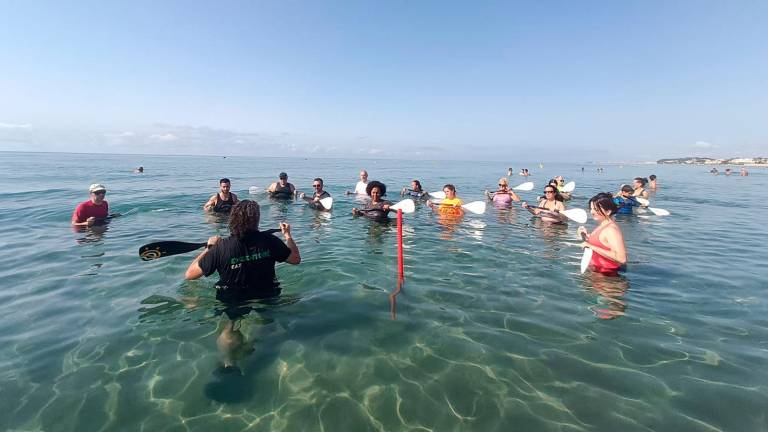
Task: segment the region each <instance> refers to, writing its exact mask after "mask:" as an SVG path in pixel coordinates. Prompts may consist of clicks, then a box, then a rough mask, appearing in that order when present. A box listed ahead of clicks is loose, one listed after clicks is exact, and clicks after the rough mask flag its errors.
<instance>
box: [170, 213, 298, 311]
mask: <svg viewBox="0 0 768 432" xmlns="http://www.w3.org/2000/svg"><path fill="white" fill-rule="evenodd" d="M260 219H261V210H260V208H259V204H257V203H256V201H251V200H243V201H240V202H238V203H237V204H235V206H234V207H232V211H231V214H230V217H229V231H230V234H231V235H230V236H229V237H227V238H225V239H222V238H220V237H219V236H213V237H211V238H209V239H208V242H207V245H206V249H205V250H204V251H203V252H202V253H201V254H200V255H198V256H197V258H195V259H194V261H192V263H190V264H189V267H188V268H187V272H186V274H185V275H184V277H185V278H186V279H187V280H191V279H198V278H200V277H202V276H210V275H212V274H213V273H214V272H218V273H219V281H218V282H217V283H216V299H217V300H219V301H222V302H225V303H229V302H244V301H247V300H251V299H257V298H266V297H274V296H276V295H279V294H280V284H279V283H278V282H277V278H276V275H275V263H276V262H287V263H288V264H299V263H300V262H301V255H300V254H299V248H298V246H296V243H294V241H293V237H292V236H291V226H290V225H288V224H287V223H281V224H280V230H281V231H282V233H283V236H284V237H285V243H283V242H282V241H280V239H278V238H277V237H275V236H274V235H272V234H267V233H264V232H261V231H259V220H260Z"/></svg>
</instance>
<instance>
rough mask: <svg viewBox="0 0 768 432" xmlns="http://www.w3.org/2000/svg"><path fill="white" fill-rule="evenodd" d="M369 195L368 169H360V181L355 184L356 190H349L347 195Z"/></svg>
mask: <svg viewBox="0 0 768 432" xmlns="http://www.w3.org/2000/svg"><path fill="white" fill-rule="evenodd" d="M353 194H357V195H368V171H366V170H360V181H358V182H357V184H355V190H351V191H347V195H353Z"/></svg>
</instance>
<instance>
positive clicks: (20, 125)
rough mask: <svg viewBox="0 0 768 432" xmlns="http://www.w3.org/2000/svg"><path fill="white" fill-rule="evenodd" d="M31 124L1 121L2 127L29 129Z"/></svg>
mask: <svg viewBox="0 0 768 432" xmlns="http://www.w3.org/2000/svg"><path fill="white" fill-rule="evenodd" d="M31 126H32V125H30V124H13V123H0V129H28V128H30V127H31Z"/></svg>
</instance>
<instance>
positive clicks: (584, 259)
mask: <svg viewBox="0 0 768 432" xmlns="http://www.w3.org/2000/svg"><path fill="white" fill-rule="evenodd" d="M581 239H582V240H584V241H587V236H586V235H584V234H582V235H581ZM591 261H592V249H591V248H588V247H585V248H584V254H583V255H581V274H584V272H585V271H587V268H589V263H590V262H591Z"/></svg>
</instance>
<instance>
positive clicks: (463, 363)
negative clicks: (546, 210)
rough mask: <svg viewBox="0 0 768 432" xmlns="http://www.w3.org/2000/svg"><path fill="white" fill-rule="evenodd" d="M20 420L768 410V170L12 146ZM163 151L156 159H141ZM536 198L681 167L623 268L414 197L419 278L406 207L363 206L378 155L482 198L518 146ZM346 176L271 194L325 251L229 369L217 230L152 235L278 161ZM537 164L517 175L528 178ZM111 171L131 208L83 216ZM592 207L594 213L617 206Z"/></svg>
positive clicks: (586, 416) (6, 296) (357, 426)
mask: <svg viewBox="0 0 768 432" xmlns="http://www.w3.org/2000/svg"><path fill="white" fill-rule="evenodd" d="M0 162H2V166H3V167H4V169H3V171H2V173H0V194H1V195H2V206H3V211H2V213H0V239H2V240H0V245H1V246H2V248H0V250H2V252H0V254H2V255H1V257H2V262H3V263H4V265H3V266H2V268H0V281H2V282H0V283H1V284H2V289H0V317H2V318H0V407H2V415H0V430H6V429H11V430H45V431H58V430H61V431H91V430H93V431H101V430H109V431H113V430H114V431H122V430H126V431H134V430H147V431H164V430H173V431H177V430H196V431H210V430H217V431H229V430H233V431H240V430H249V431H257V430H264V431H280V430H285V431H295V430H326V431H329V430H350V431H361V430H379V431H395V430H434V431H450V430H458V431H465V430H475V431H490V430H500V431H510V430H519V431H602V430H621V431H765V430H768V369H767V368H766V367H765V366H766V364H768V306H767V303H766V288H768V286H767V285H768V283H767V282H766V280H768V269H767V268H766V264H765V263H766V254H765V251H766V246H765V241H766V233H767V231H768V230H767V229H766V225H765V214H766V212H767V211H768V208H767V206H766V196H767V194H766V190H768V172H767V171H766V170H764V169H763V170H761V169H752V170H751V175H750V176H749V177H746V178H739V177H725V176H718V177H713V176H711V175H709V174H707V169H706V168H705V167H701V166H695V167H683V166H656V165H641V166H624V167H618V166H606V167H605V172H604V173H603V174H598V173H596V170H595V167H594V166H591V165H587V166H586V172H585V173H583V174H582V172H581V165H565V164H561V165H555V164H547V163H546V161H545V167H544V168H543V169H539V168H538V167H537V166H536V165H534V164H526V165H522V164H521V163H520V162H516V161H501V162H423V161H407V160H405V161H391V160H379V161H374V160H367V161H355V160H342V159H322V160H314V159H313V160H307V159H263V158H240V157H238V158H236V157H230V158H227V159H223V158H221V157H170V156H169V157H158V156H125V155H122V156H121V155H98V156H96V155H74V154H24V153H0ZM138 165H143V166H144V167H145V169H146V172H145V173H144V174H141V175H139V174H132V173H131V169H132V168H133V167H135V166H138ZM509 166H512V167H514V169H515V171H519V169H520V168H523V167H526V168H529V169H530V170H531V171H532V172H533V173H534V175H533V177H532V178H531V180H533V181H535V182H536V183H537V186H536V189H535V190H534V192H527V193H523V194H522V195H523V197H524V198H528V199H533V198H534V197H535V196H536V195H537V194H538V192H540V190H541V189H542V187H543V183H544V181H546V179H548V178H550V177H553V176H554V175H556V174H562V175H565V176H566V178H567V179H568V180H575V181H576V182H577V188H576V191H575V197H574V200H573V201H571V202H570V203H569V204H570V206H579V207H582V208H585V204H586V200H587V199H588V198H589V197H590V196H592V195H593V194H594V193H596V192H598V191H603V190H607V191H615V190H616V189H617V188H618V185H619V184H621V183H625V182H629V180H631V178H632V177H634V176H637V175H643V176H647V175H649V174H652V173H655V174H657V175H658V176H659V181H660V185H661V188H660V189H659V190H658V192H657V193H656V194H655V195H654V196H653V197H652V201H653V206H655V207H661V208H666V209H668V210H670V211H671V212H672V216H669V217H655V216H652V215H640V216H636V217H632V218H625V219H622V220H621V221H620V222H619V223H620V225H621V227H622V229H623V231H624V236H625V238H626V243H627V247H628V251H629V257H630V264H629V268H628V271H627V272H626V274H625V275H624V277H622V278H618V279H616V278H604V277H596V276H594V275H591V274H589V273H588V274H586V275H581V274H579V271H578V263H579V258H580V255H581V251H580V250H579V248H578V247H576V246H575V245H576V244H577V242H578V240H577V238H576V227H577V225H575V224H573V223H572V224H571V225H569V226H568V227H567V228H553V227H547V226H542V225H541V224H540V223H538V222H537V221H536V220H534V219H532V218H531V217H530V214H528V213H527V212H526V211H523V210H521V209H520V208H516V209H512V210H506V211H499V210H497V209H494V208H493V207H489V209H488V211H487V212H486V213H485V214H484V215H481V216H466V217H465V218H464V219H463V220H462V221H461V222H460V223H458V224H454V225H449V224H444V223H441V221H440V220H439V219H438V218H437V217H435V216H434V215H432V214H431V213H430V212H429V211H427V210H428V209H426V208H424V207H418V208H417V210H416V212H415V213H413V214H410V215H406V220H405V227H404V231H405V254H406V257H405V264H406V282H405V285H404V286H403V287H402V291H401V292H400V294H399V295H398V296H397V297H396V302H395V303H393V302H391V300H390V294H391V293H392V292H393V291H394V290H395V289H396V287H397V284H396V282H397V280H396V267H397V266H396V263H397V258H396V236H395V234H396V232H395V231H396V230H395V225H394V224H391V226H382V225H377V224H374V223H372V222H369V221H368V220H365V219H362V218H361V219H354V218H352V217H351V215H350V209H351V208H352V207H353V206H355V205H358V204H359V203H357V202H356V201H355V199H354V198H350V197H346V196H344V195H342V192H343V191H344V190H346V189H350V188H352V186H353V185H354V182H355V181H356V179H357V172H358V170H359V169H360V168H366V169H368V171H369V172H370V175H371V179H377V180H381V181H384V182H385V183H386V184H387V185H388V186H389V188H390V192H389V197H390V199H393V200H396V199H397V198H398V196H397V191H398V190H399V189H400V188H401V187H403V186H405V185H407V184H408V183H409V180H410V179H411V178H414V177H415V178H419V179H421V180H422V183H423V184H424V185H425V187H426V188H428V189H438V188H439V187H441V186H442V185H443V184H444V183H447V182H451V183H454V184H456V186H457V188H458V190H459V196H460V197H462V198H463V199H464V200H465V202H467V201H472V200H478V199H481V197H482V195H481V191H482V190H483V189H485V188H486V187H488V188H492V187H493V186H494V185H495V184H496V182H497V180H498V178H499V177H500V176H502V175H505V173H506V169H507V167H509ZM280 171H287V172H288V174H289V176H290V178H289V180H290V181H291V182H293V183H294V184H296V185H297V186H298V187H299V188H300V189H302V190H304V191H309V190H310V189H311V188H310V185H311V180H312V178H313V177H315V176H321V177H323V178H324V179H325V182H326V185H327V188H326V189H327V190H329V191H330V192H331V193H332V194H333V195H334V197H335V200H336V201H335V204H334V209H333V212H332V214H331V215H330V217H326V216H323V215H321V214H318V213H316V212H315V211H312V210H310V209H308V208H306V207H304V206H302V205H300V204H298V203H293V204H287V205H286V204H279V203H270V202H269V201H268V200H266V199H265V198H264V197H263V196H261V195H256V196H253V197H254V198H256V199H257V200H258V201H260V202H262V203H263V204H265V206H264V209H263V211H262V227H263V228H268V227H274V226H276V225H277V223H278V222H280V221H288V222H289V223H291V224H292V226H293V232H294V236H295V238H296V241H297V243H298V245H299V248H300V249H301V254H302V258H303V262H302V264H301V265H299V266H287V265H280V266H278V275H279V278H280V280H281V283H282V286H283V296H282V298H281V299H280V300H279V301H276V302H272V303H270V304H258V305H255V309H256V310H255V311H253V312H251V313H250V314H249V315H247V316H246V317H245V318H243V319H242V320H240V321H239V322H238V323H237V328H238V329H239V332H238V333H236V334H235V335H236V336H239V337H242V341H241V342H242V344H243V345H242V347H241V349H240V350H239V352H238V354H239V355H237V356H236V358H237V360H238V365H239V367H240V369H241V370H242V376H240V375H236V374H222V373H221V371H220V370H219V366H220V362H221V355H220V353H219V350H218V348H217V336H218V334H219V333H220V332H221V331H222V329H223V328H224V327H225V326H226V325H227V319H226V318H225V316H223V315H222V314H221V305H220V304H218V303H217V302H216V300H215V297H214V292H213V285H214V283H215V280H216V279H215V278H208V279H201V280H197V281H192V282H187V281H184V280H183V273H184V270H185V269H186V267H187V265H188V264H189V262H190V261H191V259H192V258H193V256H194V254H193V253H190V254H186V255H179V256H173V257H167V258H163V259H160V260H156V261H152V262H142V261H140V260H139V258H138V255H137V251H138V248H139V246H141V245H143V244H145V243H149V242H151V241H156V240H181V241H204V240H205V239H206V238H207V237H208V236H210V235H213V234H222V235H225V234H226V233H227V229H226V225H224V224H223V223H221V222H220V221H216V220H212V219H210V218H208V217H206V216H205V215H204V214H203V213H202V211H201V209H200V208H201V206H202V204H203V203H204V202H205V201H206V199H207V198H208V197H209V196H210V195H212V194H213V193H214V192H215V191H216V189H217V187H218V184H217V182H218V179H219V178H220V177H225V176H226V177H229V178H231V179H232V186H233V190H234V191H235V192H237V193H238V194H239V195H240V197H241V198H243V197H246V196H248V187H249V186H252V185H257V186H262V187H263V186H266V185H267V184H268V183H269V182H271V181H273V180H274V178H275V177H276V175H277V173H278V172H280ZM522 181H523V178H521V177H517V176H516V177H514V178H512V184H513V185H514V184H518V183H521V182H522ZM95 182H101V183H104V184H106V185H107V187H108V189H109V192H108V194H107V199H108V201H109V203H110V206H111V209H112V210H113V211H121V212H129V213H128V214H127V215H126V216H123V217H121V218H117V219H114V220H113V221H112V222H111V223H110V224H109V225H108V227H107V228H106V229H101V230H90V231H86V232H75V231H73V230H72V229H71V228H70V227H69V219H70V215H71V213H72V210H73V208H74V206H75V205H76V204H77V203H78V202H80V201H83V200H85V199H87V195H88V194H87V187H88V185H89V184H90V183H95ZM589 225H590V226H594V223H593V222H592V221H590V222H589Z"/></svg>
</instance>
